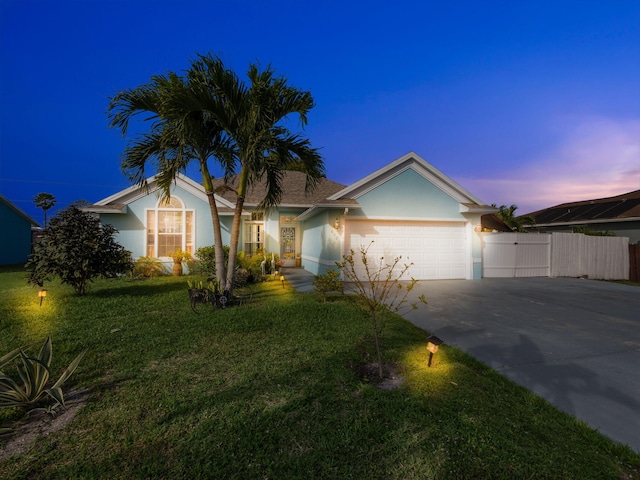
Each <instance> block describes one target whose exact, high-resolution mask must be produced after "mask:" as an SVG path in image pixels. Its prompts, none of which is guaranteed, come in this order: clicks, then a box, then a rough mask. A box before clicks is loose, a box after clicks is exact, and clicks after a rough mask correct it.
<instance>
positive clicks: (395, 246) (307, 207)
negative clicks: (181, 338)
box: [83, 153, 496, 280]
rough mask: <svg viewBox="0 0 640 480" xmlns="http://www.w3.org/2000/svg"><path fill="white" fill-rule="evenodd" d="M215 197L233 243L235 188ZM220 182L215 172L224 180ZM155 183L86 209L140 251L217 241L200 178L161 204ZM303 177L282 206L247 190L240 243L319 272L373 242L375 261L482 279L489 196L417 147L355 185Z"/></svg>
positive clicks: (288, 181)
mask: <svg viewBox="0 0 640 480" xmlns="http://www.w3.org/2000/svg"><path fill="white" fill-rule="evenodd" d="M233 180H234V179H231V181H230V184H229V186H230V187H231V188H230V189H227V190H226V191H222V193H220V194H219V195H218V194H217V195H216V202H217V205H218V208H219V213H220V217H221V224H222V234H223V237H224V243H225V244H228V243H229V238H230V230H231V221H232V218H233V207H234V205H235V193H234V191H233V185H234V183H233ZM222 182H223V180H222V179H219V180H217V186H220V185H222ZM148 183H149V189H148V190H145V189H144V188H140V187H137V186H135V187H130V188H128V189H126V190H123V191H121V192H118V193H116V194H115V195H113V196H111V197H109V198H105V199H104V200H101V201H99V202H97V203H96V204H95V205H92V206H90V207H85V208H83V209H84V210H88V211H92V212H95V213H97V214H99V215H100V219H101V221H102V222H103V223H109V224H111V225H113V226H114V227H115V228H116V229H117V230H118V231H119V234H118V241H119V243H121V244H122V245H124V246H125V248H127V249H128V250H130V251H131V252H132V253H133V255H134V256H135V257H140V256H151V257H159V258H164V257H166V256H167V255H169V254H170V253H171V252H173V251H174V250H175V249H176V248H182V249H183V250H187V251H189V252H192V253H193V252H195V251H196V250H197V249H198V248H200V247H203V246H209V245H212V244H213V229H212V225H211V214H210V211H209V205H208V203H207V199H206V196H205V192H204V189H203V188H202V186H201V185H200V184H199V183H197V182H195V181H193V180H191V179H190V178H187V177H185V176H183V175H180V176H179V177H178V178H177V179H176V182H175V186H174V187H172V192H171V200H170V201H169V202H161V201H160V200H159V196H158V195H157V193H158V188H157V184H156V182H155V180H154V178H153V177H152V178H150V179H149V181H148ZM304 185H305V176H304V174H302V173H300V172H287V173H286V174H285V176H284V178H283V183H282V187H283V196H282V200H281V202H280V203H279V205H278V207H276V208H271V209H269V210H268V211H266V212H264V213H262V212H258V211H257V210H256V207H257V205H258V204H259V202H260V200H262V198H263V194H264V186H256V187H255V188H253V189H252V190H251V191H250V192H249V193H248V194H247V195H246V198H245V203H244V214H243V219H242V228H241V238H240V245H239V250H242V251H245V252H246V253H249V254H252V253H255V252H257V251H258V250H260V251H264V252H265V253H266V254H267V255H270V254H271V253H276V254H278V255H280V258H281V260H282V261H283V262H284V266H285V267H295V266H302V267H304V268H305V269H307V270H308V271H310V272H312V273H314V274H319V273H324V272H325V271H327V270H328V269H331V268H335V262H336V261H339V260H342V255H343V254H346V253H349V252H350V250H351V249H353V250H355V251H356V252H357V251H359V250H360V246H361V245H363V246H369V245H370V244H371V242H373V244H371V246H370V249H369V253H370V254H371V257H372V258H373V259H376V260H377V259H379V258H380V257H382V256H383V257H384V258H385V259H386V260H387V261H392V260H393V259H394V258H395V257H396V256H399V255H402V257H403V260H402V263H404V262H412V263H413V264H414V265H413V266H412V267H411V270H410V272H409V273H410V275H411V276H412V277H414V278H416V279H419V280H423V279H454V278H457V279H477V278H480V277H481V275H482V249H481V239H480V235H479V232H480V231H481V230H482V225H481V217H482V215H484V214H491V213H495V212H496V209H495V208H493V207H491V206H488V205H486V204H484V203H483V202H482V201H480V200H479V199H478V198H476V197H475V196H473V195H472V194H471V193H469V192H468V191H467V190H465V189H464V188H463V187H461V186H460V185H458V184H457V183H455V182H454V181H453V180H451V179H450V178H448V177H447V176H446V175H444V174H443V173H441V172H440V171H439V170H437V169H436V168H434V167H433V166H432V165H430V164H429V163H427V162H426V161H424V160H423V159H422V158H420V157H419V156H418V155H416V154H415V153H409V154H407V155H405V156H403V157H401V158H399V159H397V160H395V161H394V162H392V163H390V164H389V165H387V166H385V167H383V168H381V169H380V170H377V171H376V172H374V173H372V174H370V175H368V176H366V177H364V178H363V179H361V180H359V181H357V182H355V183H354V184H352V185H349V186H345V185H341V184H339V183H336V182H332V181H331V180H327V179H323V180H322V181H320V183H319V184H318V186H317V188H316V189H315V190H313V191H312V192H310V193H305V188H304Z"/></svg>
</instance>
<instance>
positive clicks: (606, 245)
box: [482, 232, 630, 280]
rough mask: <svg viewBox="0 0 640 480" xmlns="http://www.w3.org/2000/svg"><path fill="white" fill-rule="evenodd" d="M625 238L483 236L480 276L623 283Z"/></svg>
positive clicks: (626, 267) (625, 275)
mask: <svg viewBox="0 0 640 480" xmlns="http://www.w3.org/2000/svg"><path fill="white" fill-rule="evenodd" d="M629 253H630V250H629V239H628V238H627V237H598V236H589V235H583V234H580V233H559V232H556V233H553V234H540V233H485V234H483V252H482V254H483V276H484V277H494V278H495V277H548V276H551V277H588V278H595V279H601V280H626V279H628V278H629V275H630V271H629V270H630V268H629V265H630V261H629Z"/></svg>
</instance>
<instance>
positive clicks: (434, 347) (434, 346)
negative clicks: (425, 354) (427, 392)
mask: <svg viewBox="0 0 640 480" xmlns="http://www.w3.org/2000/svg"><path fill="white" fill-rule="evenodd" d="M441 344H442V340H440V339H439V338H438V337H436V336H435V335H431V336H430V337H429V338H427V350H429V363H428V364H427V366H428V367H430V366H431V360H432V359H433V354H434V353H436V352H437V351H438V347H439V346H440V345H441Z"/></svg>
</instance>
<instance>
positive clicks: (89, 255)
mask: <svg viewBox="0 0 640 480" xmlns="http://www.w3.org/2000/svg"><path fill="white" fill-rule="evenodd" d="M116 233H117V230H116V229H115V228H113V227H112V226H111V225H101V224H100V220H99V219H98V218H97V217H95V216H94V215H92V214H90V213H86V212H82V211H81V210H79V209H78V208H77V207H75V206H73V205H72V206H70V207H68V208H66V209H64V210H62V211H61V212H59V213H58V214H56V216H54V217H53V218H52V219H51V221H50V222H49V226H48V227H47V228H45V229H44V231H43V233H42V235H41V236H40V238H39V239H38V241H37V242H35V243H34V245H33V254H32V255H31V256H30V257H29V260H28V261H27V264H26V268H27V269H28V270H30V274H29V280H28V282H29V283H31V284H34V285H38V286H40V287H42V286H43V284H44V282H46V281H50V280H51V278H52V277H55V276H57V277H59V278H60V280H61V282H62V283H66V284H69V285H71V286H72V287H73V288H74V289H75V291H76V293H78V294H80V295H84V294H85V293H86V288H87V283H88V282H89V281H91V280H92V279H93V278H95V277H100V276H103V277H114V276H117V275H120V274H123V273H127V272H130V271H131V270H132V268H133V262H132V261H131V252H129V251H127V250H125V249H124V247H123V246H122V245H119V244H118V243H116V241H115V239H114V235H115V234H116Z"/></svg>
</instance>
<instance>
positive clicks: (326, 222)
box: [302, 210, 342, 275]
mask: <svg viewBox="0 0 640 480" xmlns="http://www.w3.org/2000/svg"><path fill="white" fill-rule="evenodd" d="M341 213H342V212H341V211H340V210H326V211H324V212H322V213H320V214H318V215H316V216H314V217H312V218H310V219H309V220H306V221H305V222H304V223H303V227H302V230H303V235H302V266H303V267H304V268H305V270H308V271H309V272H311V273H313V274H314V275H321V274H324V273H325V272H326V271H327V270H331V269H335V268H336V264H335V262H336V261H339V260H341V259H342V237H341V235H342V234H341V232H340V231H339V230H335V229H334V228H333V223H334V222H335V219H336V218H340V215H341Z"/></svg>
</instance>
